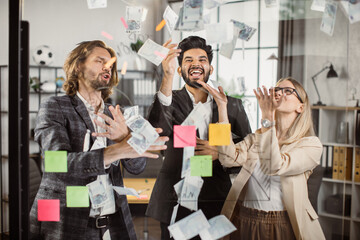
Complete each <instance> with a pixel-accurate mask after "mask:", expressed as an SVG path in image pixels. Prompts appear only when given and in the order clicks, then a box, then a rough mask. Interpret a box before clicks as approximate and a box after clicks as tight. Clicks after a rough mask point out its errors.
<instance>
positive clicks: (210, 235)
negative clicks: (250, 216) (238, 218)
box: [199, 215, 236, 240]
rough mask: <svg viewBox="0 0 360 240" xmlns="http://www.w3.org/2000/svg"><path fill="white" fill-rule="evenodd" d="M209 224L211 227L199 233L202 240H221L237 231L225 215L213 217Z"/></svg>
mask: <svg viewBox="0 0 360 240" xmlns="http://www.w3.org/2000/svg"><path fill="white" fill-rule="evenodd" d="M208 222H209V224H210V227H209V228H204V229H203V230H202V231H201V232H200V233H199V235H200V237H201V239H207V240H215V239H220V238H222V237H225V236H226V235H228V234H230V233H232V232H233V231H235V230H236V227H235V226H234V224H232V223H231V222H230V221H229V219H227V218H226V217H225V216H224V215H218V216H216V217H213V218H211V219H210V220H209V221H208Z"/></svg>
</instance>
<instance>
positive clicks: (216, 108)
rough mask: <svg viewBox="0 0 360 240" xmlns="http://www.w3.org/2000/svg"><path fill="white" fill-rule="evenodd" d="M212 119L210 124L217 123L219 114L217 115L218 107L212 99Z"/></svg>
mask: <svg viewBox="0 0 360 240" xmlns="http://www.w3.org/2000/svg"><path fill="white" fill-rule="evenodd" d="M212 105H213V107H212V110H213V112H212V119H211V123H217V122H218V121H219V113H218V106H217V104H216V102H215V99H214V98H213V100H212Z"/></svg>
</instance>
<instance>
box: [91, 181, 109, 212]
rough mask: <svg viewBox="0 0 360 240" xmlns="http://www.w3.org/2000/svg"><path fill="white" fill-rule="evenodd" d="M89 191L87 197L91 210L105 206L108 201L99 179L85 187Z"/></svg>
mask: <svg viewBox="0 0 360 240" xmlns="http://www.w3.org/2000/svg"><path fill="white" fill-rule="evenodd" d="M86 186H87V187H88V189H89V197H90V201H91V206H92V208H99V207H103V206H105V204H106V203H108V202H109V201H110V199H109V198H108V196H107V195H106V190H105V187H104V184H103V182H102V180H101V179H100V178H98V179H97V180H95V181H93V182H91V183H89V184H87V185H86Z"/></svg>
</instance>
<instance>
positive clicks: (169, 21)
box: [163, 6, 179, 35]
mask: <svg viewBox="0 0 360 240" xmlns="http://www.w3.org/2000/svg"><path fill="white" fill-rule="evenodd" d="M163 18H164V20H165V22H166V28H167V29H168V31H169V33H170V35H171V33H172V32H173V31H174V28H175V24H176V22H177V20H178V18H179V16H178V15H177V14H176V13H175V12H174V11H173V10H172V9H171V7H169V6H167V7H166V9H165V11H164V14H163Z"/></svg>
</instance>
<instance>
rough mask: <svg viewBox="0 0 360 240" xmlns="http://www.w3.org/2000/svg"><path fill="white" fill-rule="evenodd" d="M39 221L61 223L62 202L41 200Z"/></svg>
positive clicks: (39, 201) (39, 203)
mask: <svg viewBox="0 0 360 240" xmlns="http://www.w3.org/2000/svg"><path fill="white" fill-rule="evenodd" d="M37 204H38V221H48V222H59V221H60V200H59V199H39V200H38V202H37Z"/></svg>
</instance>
